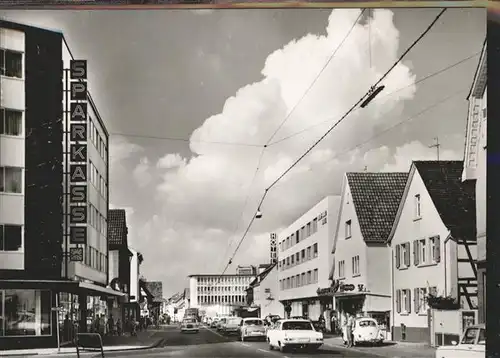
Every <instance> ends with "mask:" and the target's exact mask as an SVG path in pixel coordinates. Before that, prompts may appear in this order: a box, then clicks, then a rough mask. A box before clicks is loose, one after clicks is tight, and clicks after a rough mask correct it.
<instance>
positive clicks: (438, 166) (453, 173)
mask: <svg viewBox="0 0 500 358" xmlns="http://www.w3.org/2000/svg"><path fill="white" fill-rule="evenodd" d="M413 165H414V166H415V167H416V169H417V170H418V173H419V174H420V177H421V178H422V180H423V182H424V184H425V187H426V188H427V191H428V192H429V195H430V196H431V199H432V202H433V203H434V206H435V207H436V210H437V211H438V213H439V216H440V217H441V220H442V221H443V223H444V225H445V226H446V227H447V228H448V230H450V231H451V234H452V236H453V237H455V238H466V239H467V240H475V239H476V194H475V185H474V183H462V171H463V161H460V160H456V161H415V162H413Z"/></svg>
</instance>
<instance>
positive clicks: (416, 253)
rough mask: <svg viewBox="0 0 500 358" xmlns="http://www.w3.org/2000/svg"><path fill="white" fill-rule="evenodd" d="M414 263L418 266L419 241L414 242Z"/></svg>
mask: <svg viewBox="0 0 500 358" xmlns="http://www.w3.org/2000/svg"><path fill="white" fill-rule="evenodd" d="M413 263H414V264H415V266H418V264H419V262H418V240H415V241H413Z"/></svg>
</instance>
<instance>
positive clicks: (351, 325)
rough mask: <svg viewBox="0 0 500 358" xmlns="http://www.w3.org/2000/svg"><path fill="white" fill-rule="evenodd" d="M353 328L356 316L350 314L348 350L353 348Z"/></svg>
mask: <svg viewBox="0 0 500 358" xmlns="http://www.w3.org/2000/svg"><path fill="white" fill-rule="evenodd" d="M353 327H354V315H352V314H349V315H348V318H347V325H346V334H347V348H351V347H352V346H353V334H352V329H353Z"/></svg>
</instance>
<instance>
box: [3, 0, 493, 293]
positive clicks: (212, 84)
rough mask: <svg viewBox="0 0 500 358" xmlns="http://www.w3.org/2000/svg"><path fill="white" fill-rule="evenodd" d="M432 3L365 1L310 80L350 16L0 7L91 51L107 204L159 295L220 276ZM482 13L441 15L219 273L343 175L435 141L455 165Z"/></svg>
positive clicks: (402, 163) (78, 50)
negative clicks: (407, 5)
mask: <svg viewBox="0 0 500 358" xmlns="http://www.w3.org/2000/svg"><path fill="white" fill-rule="evenodd" d="M438 12H439V9H411V10H410V9H398V10H394V11H389V10H376V11H373V12H371V13H369V12H368V11H367V12H366V13H365V14H364V15H363V17H362V18H361V19H360V21H359V22H358V23H357V25H356V26H355V27H354V28H353V30H352V32H351V33H350V35H349V36H348V37H347V39H346V41H345V42H344V43H343V44H342V46H341V47H340V48H339V50H338V51H337V52H336V54H335V56H334V57H333V59H332V60H331V61H330V63H329V64H328V66H327V67H326V68H325V70H324V71H323V72H322V74H321V75H320V76H319V78H318V79H317V81H316V82H315V83H314V85H313V86H312V87H311V84H312V83H313V81H314V80H315V78H316V77H317V75H318V73H319V72H320V71H321V69H322V68H323V67H324V66H325V64H326V63H327V61H328V59H329V58H330V56H331V55H332V54H333V53H334V52H335V49H336V48H337V47H338V46H339V44H340V43H341V42H342V40H343V39H344V38H345V36H346V34H348V32H349V30H350V29H351V27H352V26H353V24H354V22H355V20H356V18H357V17H358V15H359V14H360V10H338V11H335V10H334V11H332V10H328V9H300V10H298V9H297V10H290V9H281V10H220V11H190V10H178V11H158V10H155V11H2V12H0V16H2V17H4V18H6V19H8V20H13V21H19V22H24V23H28V24H34V25H39V26H43V27H48V28H55V29H60V30H62V31H63V32H64V34H65V36H66V38H67V40H68V43H69V45H70V47H71V49H72V51H73V53H74V54H75V56H76V57H79V58H82V59H87V60H88V67H89V72H90V76H89V84H90V90H91V92H92V95H93V97H94V98H95V101H96V103H97V105H98V107H99V109H100V112H101V114H102V116H103V118H104V120H105V122H106V124H107V126H108V128H109V130H110V133H111V149H110V155H111V178H110V189H111V204H112V206H113V207H119V208H126V209H127V212H128V226H129V229H130V236H129V242H130V244H131V246H132V247H134V248H135V249H138V250H139V251H141V252H142V253H143V254H144V256H145V262H144V264H143V267H142V273H143V274H144V276H145V277H146V278H147V279H148V280H161V281H163V283H164V295H165V296H166V297H167V296H169V295H171V294H173V293H175V292H176V291H179V290H182V289H183V288H184V287H185V285H186V276H187V275H189V274H193V273H220V272H221V271H222V269H223V268H224V266H225V264H226V263H227V261H228V259H229V255H230V253H232V252H233V250H234V249H235V247H236V245H237V242H238V241H239V239H240V238H241V235H242V233H243V231H244V229H245V228H246V226H247V225H248V222H249V220H250V219H251V218H252V215H253V214H254V212H255V210H256V206H257V203H258V201H259V200H260V198H261V196H262V194H263V192H264V190H265V188H267V187H268V186H269V185H270V184H271V183H272V182H273V181H274V180H275V179H276V178H277V177H278V176H279V175H280V174H281V173H282V172H283V171H284V170H286V169H287V168H288V166H289V165H290V164H291V163H292V162H293V161H294V160H295V159H296V158H298V157H299V156H300V155H301V154H302V153H304V152H305V150H306V149H307V148H308V147H309V146H310V145H311V144H312V143H314V142H315V141H316V140H317V139H318V138H319V137H321V135H322V134H323V133H324V132H326V130H328V128H329V127H330V126H331V125H332V124H333V123H334V122H335V121H336V120H337V119H338V118H339V116H341V115H342V114H343V113H344V112H345V111H346V110H347V109H348V108H349V107H350V106H352V105H353V104H354V103H355V102H356V101H357V100H358V99H359V98H360V97H361V96H362V95H363V94H365V93H366V92H367V90H368V89H369V87H370V86H371V85H372V84H373V83H374V82H375V81H376V80H377V79H378V78H379V77H380V75H381V74H382V73H384V72H385V71H386V70H387V69H388V68H389V67H390V66H391V65H392V63H393V62H394V61H395V60H396V58H397V57H398V56H399V55H400V54H401V53H402V52H403V51H404V50H405V49H406V48H407V47H408V46H409V45H410V44H411V43H412V42H413V41H414V40H415V39H416V38H417V37H418V36H419V35H420V33H421V32H422V31H423V30H424V29H425V28H426V27H427V26H428V25H429V24H430V22H431V21H432V20H433V19H434V17H435V16H436V15H437V13H438ZM485 19H486V12H485V10H484V9H449V10H448V11H447V12H446V13H445V14H444V15H443V16H442V18H441V19H440V20H439V22H438V23H437V24H436V25H435V27H434V28H433V30H432V31H431V32H430V33H429V34H428V35H427V36H426V37H425V38H424V39H423V40H422V41H421V42H420V43H419V44H418V45H417V47H415V48H414V49H413V50H412V51H411V52H410V53H409V55H408V56H407V57H406V58H405V60H404V61H403V62H402V63H401V64H400V65H398V66H397V67H396V68H395V69H394V70H393V71H392V72H391V74H390V75H389V76H388V77H387V79H386V80H385V81H384V83H383V84H385V86H386V88H385V90H384V91H383V92H382V94H381V95H379V97H378V98H377V99H376V100H375V101H374V102H372V103H371V104H370V106H369V107H367V108H366V109H362V110H357V111H355V112H354V113H353V114H352V115H351V116H349V117H347V118H346V119H345V120H344V121H343V122H342V123H341V124H340V125H339V126H338V127H337V128H336V129H335V130H334V131H333V132H332V133H331V134H330V135H329V136H328V137H327V138H326V139H325V140H324V141H323V142H322V143H321V144H320V145H319V146H318V147H317V148H316V149H315V150H314V151H312V152H311V153H310V155H308V156H307V157H306V158H305V159H304V160H303V161H301V162H300V163H299V165H297V166H296V167H295V169H294V170H292V171H291V172H290V173H288V174H287V176H286V177H285V178H284V179H283V180H282V181H280V182H279V183H278V184H277V185H276V186H274V187H273V188H272V189H271V190H270V191H269V193H268V195H267V197H266V200H265V201H264V204H263V206H262V211H263V214H264V216H263V218H262V219H261V220H258V221H256V222H255V224H254V225H253V226H252V228H251V230H250V232H249V235H248V237H247V239H246V240H245V241H244V242H243V245H242V246H241V248H240V250H239V251H238V254H237V255H236V257H235V259H234V260H233V266H232V267H230V269H229V270H230V271H234V269H235V266H236V265H237V264H258V263H264V262H267V261H268V249H269V241H268V237H269V233H270V232H273V231H277V232H279V231H280V229H281V228H283V227H284V226H286V225H288V224H290V223H292V222H293V221H294V220H295V219H296V218H298V217H299V216H300V215H301V213H303V212H305V211H306V210H307V209H308V208H309V207H311V206H313V205H314V204H315V203H316V202H318V201H320V200H321V198H322V197H324V196H325V195H329V194H338V193H339V190H340V184H341V180H342V175H343V173H345V172H346V171H362V170H365V168H366V169H367V170H369V171H380V170H401V171H406V170H408V168H409V163H410V162H411V160H412V159H436V150H435V149H432V148H429V145H431V144H433V141H434V138H435V137H439V142H440V143H441V145H442V146H441V152H440V156H441V158H444V159H462V158H463V145H464V136H465V120H466V114H467V101H466V97H467V93H468V90H469V88H470V85H471V81H472V77H473V75H474V70H475V68H476V64H477V60H478V56H475V57H474V54H477V53H479V51H480V50H481V46H482V43H483V41H484V38H485ZM471 56H472V57H471ZM467 58H469V59H468V60H465V61H463V62H461V63H460V64H458V65H456V66H454V67H451V68H450V69H447V70H444V71H443V69H446V68H447V67H449V66H451V65H453V64H455V63H458V62H459V61H462V60H464V59H467ZM428 76H430V77H428ZM309 87H311V89H310V90H308V88H309ZM306 92H307V94H306V95H305V96H304V93H306ZM285 118H287V120H286V121H285V123H284V124H283V125H282V126H281V127H280V125H281V124H282V123H283V121H284V120H285ZM277 128H280V129H279V131H278V132H277V133H276V134H274V132H276V129H277ZM266 143H268V144H269V145H268V146H267V147H266V148H265V150H264V152H263V155H262V160H261V162H260V167H259V170H258V171H257V174H256V175H255V172H256V167H257V164H258V162H259V158H261V153H262V150H263V146H264V145H265V144H266ZM245 203H246V205H245Z"/></svg>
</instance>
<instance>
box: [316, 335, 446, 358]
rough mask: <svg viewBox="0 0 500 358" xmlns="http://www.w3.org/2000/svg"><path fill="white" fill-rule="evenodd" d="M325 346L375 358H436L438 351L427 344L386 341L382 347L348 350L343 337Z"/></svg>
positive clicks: (361, 347)
mask: <svg viewBox="0 0 500 358" xmlns="http://www.w3.org/2000/svg"><path fill="white" fill-rule="evenodd" d="M325 344H326V345H328V346H333V347H343V348H344V349H347V350H351V351H358V352H362V353H370V354H372V356H373V357H385V358H434V357H435V354H436V349H435V348H432V347H429V346H428V345H427V344H425V343H408V342H391V341H386V342H384V344H383V345H382V346H375V347H371V346H356V347H353V348H346V347H345V346H344V342H343V340H342V338H341V337H334V338H327V339H325Z"/></svg>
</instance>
